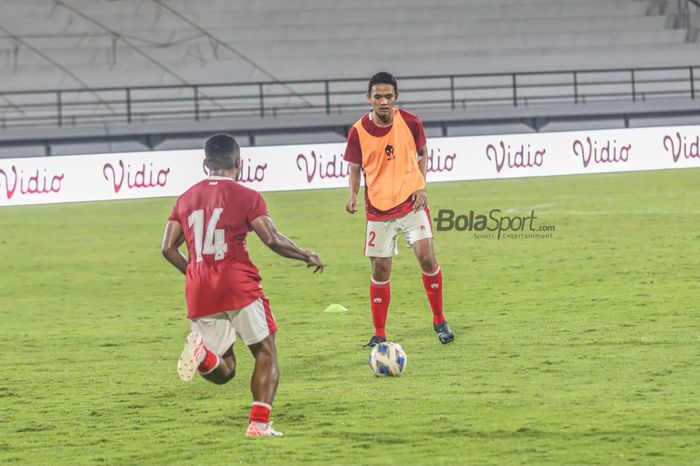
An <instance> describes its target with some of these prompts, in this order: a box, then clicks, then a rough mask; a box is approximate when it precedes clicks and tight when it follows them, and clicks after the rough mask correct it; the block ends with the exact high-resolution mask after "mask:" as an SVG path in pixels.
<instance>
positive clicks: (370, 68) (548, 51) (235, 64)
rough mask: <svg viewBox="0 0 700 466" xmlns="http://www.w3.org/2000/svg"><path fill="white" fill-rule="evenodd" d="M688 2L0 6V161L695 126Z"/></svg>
mask: <svg viewBox="0 0 700 466" xmlns="http://www.w3.org/2000/svg"><path fill="white" fill-rule="evenodd" d="M698 3H700V1H698V0H436V1H434V2H430V6H426V2H424V1H421V0H356V1H354V2H347V1H346V0H265V1H253V0H236V1H230V0H0V157H18V156H32V155H61V154H81V153H96V152H117V151H134V150H144V149H178V148H193V147H200V146H201V140H202V138H203V137H204V136H205V135H206V134H209V133H211V132H212V131H221V130H225V131H228V132H231V133H234V134H236V135H237V136H238V137H239V138H240V140H241V142H242V143H243V144H246V145H270V144H290V143H311V142H337V141H342V140H344V138H345V134H346V132H347V129H348V127H349V126H350V125H352V124H353V123H354V122H355V121H356V120H357V118H359V116H360V115H361V113H362V112H363V111H365V110H366V109H367V103H366V101H365V98H364V94H365V93H366V83H367V80H368V78H369V76H371V75H372V74H373V73H375V72H377V71H382V70H386V71H390V72H392V73H394V74H395V75H396V76H397V77H398V78H399V85H400V89H399V90H400V92H401V104H402V105H403V106H405V107H406V108H407V109H408V110H410V111H414V112H416V113H418V114H419V115H420V116H421V118H422V119H423V121H424V124H425V126H426V130H427V131H428V135H429V136H458V135H468V134H488V133H513V132H532V131H557V130H566V129H580V128H617V127H625V126H645V125H658V124H685V123H688V124H695V123H698V122H700V96H699V93H700V13H699V12H698Z"/></svg>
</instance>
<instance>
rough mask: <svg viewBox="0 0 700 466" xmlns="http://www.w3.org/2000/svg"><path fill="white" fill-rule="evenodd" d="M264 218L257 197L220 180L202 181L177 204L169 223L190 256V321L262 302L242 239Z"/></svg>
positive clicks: (257, 277) (187, 292)
mask: <svg viewBox="0 0 700 466" xmlns="http://www.w3.org/2000/svg"><path fill="white" fill-rule="evenodd" d="M267 213H268V212H267V206H266V205H265V201H264V200H263V198H262V196H261V195H260V193H258V192H257V191H254V190H252V189H250V188H246V187H245V186H242V185H240V184H238V183H237V182H235V181H234V180H232V179H231V178H227V177H221V176H210V177H209V178H206V179H204V180H202V181H200V182H199V183H197V184H195V185H194V186H192V187H191V188H190V189H188V190H187V191H185V193H184V194H182V195H181V196H180V197H179V198H178V199H177V201H176V202H175V206H174V207H173V211H172V214H170V220H174V221H176V222H178V223H180V225H181V226H182V230H183V232H184V236H185V242H186V243H187V251H188V252H189V264H188V266H187V273H186V278H185V298H186V300H187V317H188V318H193V317H202V316H207V315H212V314H216V313H218V312H223V311H232V310H234V309H240V308H242V307H244V306H247V305H248V304H250V303H252V302H253V301H255V300H256V299H258V298H263V297H264V294H263V289H262V287H261V286H260V281H261V280H262V279H261V278H260V275H259V273H258V269H257V267H255V265H254V264H253V263H252V262H251V261H250V257H249V256H248V250H247V249H246V236H247V235H248V232H249V231H251V230H252V226H251V222H252V221H253V220H254V219H256V218H258V217H260V216H262V215H267Z"/></svg>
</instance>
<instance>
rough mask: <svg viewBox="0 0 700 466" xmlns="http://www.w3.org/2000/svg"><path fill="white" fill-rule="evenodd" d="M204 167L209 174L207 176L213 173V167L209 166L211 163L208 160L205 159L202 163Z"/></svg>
mask: <svg viewBox="0 0 700 466" xmlns="http://www.w3.org/2000/svg"><path fill="white" fill-rule="evenodd" d="M202 165H204V171H205V172H207V175H208V174H209V172H211V167H210V166H209V161H208V160H207V159H204V162H202Z"/></svg>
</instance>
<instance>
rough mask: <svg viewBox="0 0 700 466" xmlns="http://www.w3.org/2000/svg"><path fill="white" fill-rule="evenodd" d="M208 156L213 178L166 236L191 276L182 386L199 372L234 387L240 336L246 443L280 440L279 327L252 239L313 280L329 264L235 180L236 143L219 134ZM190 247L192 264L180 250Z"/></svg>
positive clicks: (175, 217) (190, 198) (172, 258)
mask: <svg viewBox="0 0 700 466" xmlns="http://www.w3.org/2000/svg"><path fill="white" fill-rule="evenodd" d="M205 153H206V158H205V160H204V163H205V164H206V166H207V168H208V169H209V171H210V176H209V177H208V178H206V179H204V180H202V181H200V182H199V183H197V184H195V185H194V186H192V187H191V188H190V189H188V190H187V191H186V192H185V193H184V194H183V195H182V196H180V197H179V198H178V199H177V201H176V203H175V207H174V208H173V211H172V214H171V215H170V218H169V220H168V223H167V224H166V226H165V233H164V235H163V244H162V250H163V255H164V256H165V258H166V259H167V260H168V261H169V262H170V263H171V264H172V265H173V266H175V267H176V268H177V269H178V270H180V271H181V272H182V273H183V274H185V297H186V301H187V317H188V319H189V321H190V326H191V328H192V332H191V333H190V334H189V335H188V336H187V338H186V339H185V348H184V349H183V350H182V353H181V355H180V359H179V361H178V365H177V369H178V373H179V376H180V378H181V379H182V380H184V381H189V380H192V378H193V377H194V375H195V373H196V372H199V373H200V374H201V375H202V377H203V378H204V379H206V380H208V381H209V382H212V383H215V384H225V383H227V382H229V381H230V380H231V379H232V378H233V377H234V375H235V372H236V357H235V354H234V351H233V343H234V342H235V341H236V334H238V335H239V336H240V337H241V339H242V340H243V343H244V344H245V345H246V346H248V348H249V349H250V351H251V353H253V357H254V359H255V369H254V370H253V376H252V379H251V382H250V389H251V391H252V393H253V405H252V408H251V410H250V416H249V421H250V422H249V425H248V429H247V431H246V436H247V437H266V436H279V435H282V434H281V433H280V432H277V431H276V430H274V429H273V428H272V426H271V425H270V424H271V423H270V411H271V410H272V401H273V400H274V398H275V393H276V392H277V384H278V381H279V369H278V366H277V349H276V347H275V332H276V331H277V325H276V323H275V318H274V316H273V315H272V311H271V310H270V303H269V301H268V300H267V298H266V297H265V294H264V293H263V289H262V287H261V286H260V281H261V278H260V275H259V274H258V269H257V268H256V267H255V265H253V263H252V262H251V261H250V258H249V257H248V251H247V248H246V236H247V234H248V232H249V231H255V233H256V234H257V235H258V236H259V237H260V239H261V240H262V242H263V243H264V244H265V245H266V246H268V247H269V248H270V249H272V250H273V251H274V252H276V253H277V254H279V255H281V256H283V257H288V258H290V259H297V260H301V261H304V262H306V264H307V266H308V267H313V268H314V273H315V272H322V271H323V263H321V259H320V258H319V257H318V255H317V254H316V253H314V252H312V251H307V250H302V249H300V248H299V247H297V246H296V245H295V244H294V243H293V242H292V241H291V240H289V239H288V238H287V237H285V236H284V235H282V234H281V233H280V232H279V231H277V229H276V228H275V226H274V224H273V223H272V220H271V219H270V216H269V215H268V212H267V206H266V205H265V201H264V200H263V198H262V196H260V194H259V193H257V192H256V191H254V190H252V189H249V188H246V187H244V186H242V185H240V184H238V183H237V182H236V181H235V180H236V178H237V177H238V173H239V171H240V165H241V159H240V149H239V147H238V144H237V143H236V141H235V140H234V138H233V137H231V136H229V135H227V134H215V135H214V136H212V137H210V138H209V139H208V140H207V142H206V145H205ZM184 242H186V243H187V251H188V254H189V259H188V258H185V256H183V255H182V253H180V250H179V247H180V246H181V245H182V244H183V243H184Z"/></svg>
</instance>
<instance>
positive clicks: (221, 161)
mask: <svg viewBox="0 0 700 466" xmlns="http://www.w3.org/2000/svg"><path fill="white" fill-rule="evenodd" d="M204 153H205V154H206V157H207V162H208V165H209V168H211V169H222V168H223V169H228V168H233V167H234V165H235V164H236V160H238V158H239V157H240V156H241V148H240V147H239V146H238V143H237V142H236V139H235V138H234V137H233V136H231V135H230V134H226V133H217V134H214V135H213V136H211V137H209V139H207V142H206V144H204Z"/></svg>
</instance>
